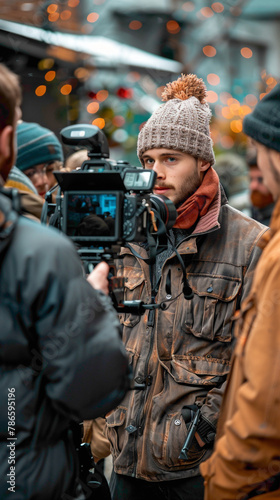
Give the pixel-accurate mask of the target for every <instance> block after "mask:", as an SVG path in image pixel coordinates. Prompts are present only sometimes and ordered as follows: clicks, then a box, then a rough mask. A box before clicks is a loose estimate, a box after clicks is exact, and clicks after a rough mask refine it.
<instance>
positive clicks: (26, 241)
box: [0, 190, 127, 500]
mask: <svg viewBox="0 0 280 500" xmlns="http://www.w3.org/2000/svg"><path fill="white" fill-rule="evenodd" d="M6 194H7V192H6V193H5V190H1V192H0V370H1V377H0V393H1V410H0V444H1V452H0V470H1V485H0V498H1V499H2V500H3V499H5V498H10V496H11V495H12V491H13V490H8V488H12V487H13V483H12V481H13V479H14V478H15V493H14V496H13V498H14V499H16V500H23V499H25V500H27V499H28V500H33V499H34V500H35V499H40V500H41V499H42V500H50V499H51V500H55V499H59V498H61V494H62V493H63V492H64V491H66V490H67V489H69V488H70V489H71V487H72V484H73V481H74V479H75V476H76V459H75V453H74V452H73V445H72V441H71V436H70V432H69V424H70V421H72V420H74V421H77V422H80V421H82V420H83V419H90V418H95V417H97V416H100V415H103V414H104V413H105V412H107V411H108V410H110V409H112V408H113V407H114V406H116V404H117V403H118V402H119V401H120V400H121V399H122V398H123V396H124V394H125V392H126V383H127V375H126V373H127V357H126V354H125V350H124V348H123V345H122V342H121V339H120V335H119V322H118V319H117V316H116V314H115V311H114V309H113V307H112V305H111V303H110V300H109V299H108V297H106V296H105V295H103V294H102V293H101V292H99V291H96V290H94V289H93V288H92V287H91V286H90V284H89V283H88V282H87V281H86V279H85V278H84V276H83V272H82V266H81V263H80V261H79V259H78V257H77V255H76V251H75V248H74V246H73V245H72V243H71V242H70V240H68V239H67V238H66V237H65V236H63V235H61V234H59V233H58V232H57V231H56V230H55V229H50V228H46V227H44V226H41V225H39V224H37V223H35V222H33V221H30V220H28V219H27V218H25V217H22V216H18V214H17V213H16V211H14V210H13V209H12V207H11V200H10V199H9V197H7V196H6ZM11 467H15V469H13V468H11ZM13 474H14V475H13ZM71 498H73V497H71Z"/></svg>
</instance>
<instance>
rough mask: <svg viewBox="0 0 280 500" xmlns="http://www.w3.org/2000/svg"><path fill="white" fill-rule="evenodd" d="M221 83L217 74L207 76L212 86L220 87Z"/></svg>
mask: <svg viewBox="0 0 280 500" xmlns="http://www.w3.org/2000/svg"><path fill="white" fill-rule="evenodd" d="M220 81H221V80H220V77H219V76H218V75H216V74H215V73H209V75H207V82H208V83H210V85H219V83H220Z"/></svg>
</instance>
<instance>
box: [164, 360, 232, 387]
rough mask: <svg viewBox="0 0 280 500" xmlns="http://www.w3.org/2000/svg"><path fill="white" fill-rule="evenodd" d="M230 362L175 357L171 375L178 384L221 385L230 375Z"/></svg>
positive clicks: (172, 362)
mask: <svg viewBox="0 0 280 500" xmlns="http://www.w3.org/2000/svg"><path fill="white" fill-rule="evenodd" d="M229 370H230V362H229V361H224V360H222V359H216V358H208V357H206V356H205V357H197V356H174V357H173V359H172V361H171V375H172V376H173V378H174V379H175V380H176V381H177V382H183V383H189V384H191V385H196V384H198V385H204V384H206V385H208V384H209V385H219V384H221V383H222V382H223V381H224V380H225V376H226V375H227V374H228V373H229Z"/></svg>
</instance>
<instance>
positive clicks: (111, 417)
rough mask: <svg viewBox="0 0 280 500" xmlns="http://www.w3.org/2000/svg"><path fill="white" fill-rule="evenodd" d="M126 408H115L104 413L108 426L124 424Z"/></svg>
mask: <svg viewBox="0 0 280 500" xmlns="http://www.w3.org/2000/svg"><path fill="white" fill-rule="evenodd" d="M125 415H126V408H121V407H120V408H117V409H116V410H114V411H113V412H112V413H109V414H108V415H106V423H107V426H108V427H119V426H120V425H123V424H124V421H125Z"/></svg>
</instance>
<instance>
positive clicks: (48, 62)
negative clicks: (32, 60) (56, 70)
mask: <svg viewBox="0 0 280 500" xmlns="http://www.w3.org/2000/svg"><path fill="white" fill-rule="evenodd" d="M53 65H54V59H51V58H50V57H48V58H46V59H41V61H39V63H38V68H39V69H40V70H41V71H44V70H46V69H51V68H52V67H53Z"/></svg>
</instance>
